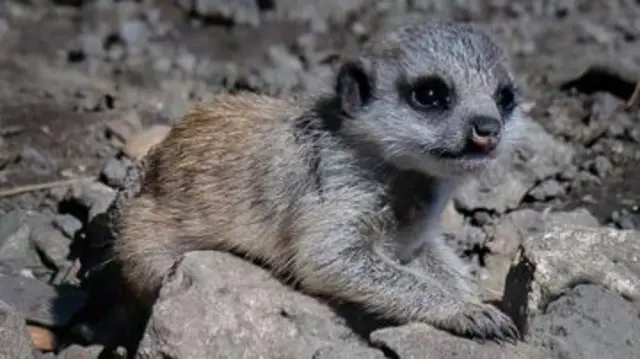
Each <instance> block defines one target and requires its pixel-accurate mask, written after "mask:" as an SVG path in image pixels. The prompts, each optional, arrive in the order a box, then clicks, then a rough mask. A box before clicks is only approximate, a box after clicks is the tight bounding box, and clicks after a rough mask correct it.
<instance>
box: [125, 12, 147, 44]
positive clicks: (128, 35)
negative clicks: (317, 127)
mask: <svg viewBox="0 0 640 359" xmlns="http://www.w3.org/2000/svg"><path fill="white" fill-rule="evenodd" d="M119 33H120V36H121V37H122V40H124V42H125V43H126V44H127V46H129V47H136V46H141V45H143V44H145V43H146V42H147V40H148V39H149V35H150V34H149V29H148V28H147V25H146V24H145V23H144V22H143V21H142V20H138V19H135V20H127V21H125V22H123V23H122V24H120V31H119Z"/></svg>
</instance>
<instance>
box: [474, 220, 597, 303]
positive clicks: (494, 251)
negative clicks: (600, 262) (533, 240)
mask: <svg viewBox="0 0 640 359" xmlns="http://www.w3.org/2000/svg"><path fill="white" fill-rule="evenodd" d="M575 225H583V226H591V227H598V225H599V223H598V220H597V219H596V218H595V217H594V216H593V215H592V214H591V213H589V211H587V210H586V209H584V208H577V209H574V210H572V211H554V212H549V213H547V214H546V215H545V214H543V213H540V212H537V211H535V210H532V209H522V210H518V211H514V212H511V213H509V214H507V215H505V216H504V217H503V218H502V220H501V221H500V222H498V223H497V224H496V226H495V227H494V228H493V229H492V231H491V232H492V234H491V235H490V236H489V241H488V242H487V243H486V247H487V248H489V250H490V254H489V255H487V258H486V259H485V264H486V271H487V273H486V274H485V275H483V276H481V281H482V286H481V288H482V291H483V297H484V298H485V299H487V300H496V299H499V298H500V297H501V296H502V294H503V291H504V286H505V278H506V276H507V273H508V272H509V268H510V267H511V263H512V261H513V260H514V258H515V257H516V255H517V251H518V248H519V247H520V246H521V245H522V244H523V242H524V240H525V239H526V238H527V237H529V236H531V235H534V234H538V233H542V232H543V231H544V230H545V228H548V227H553V226H565V227H572V226H575Z"/></svg>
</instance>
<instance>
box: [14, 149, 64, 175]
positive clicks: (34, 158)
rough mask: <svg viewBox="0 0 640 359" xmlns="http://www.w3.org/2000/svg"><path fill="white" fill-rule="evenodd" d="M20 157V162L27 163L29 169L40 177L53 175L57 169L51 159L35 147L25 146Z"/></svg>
mask: <svg viewBox="0 0 640 359" xmlns="http://www.w3.org/2000/svg"><path fill="white" fill-rule="evenodd" d="M19 157H20V161H24V162H25V163H27V164H28V166H29V168H30V169H31V170H32V171H33V172H34V173H36V174H38V175H48V174H51V173H52V172H53V171H54V170H55V167H56V165H55V163H52V162H51V159H50V158H47V157H46V156H45V155H43V154H42V153H40V152H38V150H36V149H35V148H33V147H29V146H25V147H24V148H23V149H22V151H21V152H20V155H19Z"/></svg>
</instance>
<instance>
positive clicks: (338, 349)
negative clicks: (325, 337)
mask: <svg viewBox="0 0 640 359" xmlns="http://www.w3.org/2000/svg"><path fill="white" fill-rule="evenodd" d="M384 358H386V357H385V356H384V354H383V352H382V351H381V350H378V349H374V348H365V347H356V346H349V345H344V346H337V345H336V346H326V347H322V348H320V349H318V350H317V351H316V352H315V353H314V354H313V356H311V359H384Z"/></svg>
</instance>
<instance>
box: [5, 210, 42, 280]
mask: <svg viewBox="0 0 640 359" xmlns="http://www.w3.org/2000/svg"><path fill="white" fill-rule="evenodd" d="M48 221H49V219H48V218H47V217H46V216H44V215H42V214H40V213H38V212H33V211H22V210H14V211H11V212H9V213H7V214H5V215H2V216H1V217H0V264H2V267H4V270H3V272H4V273H6V274H7V275H9V274H15V273H18V272H19V271H20V270H21V269H24V268H30V269H38V270H41V271H43V272H44V267H43V264H42V262H41V261H40V257H39V255H38V253H37V251H36V248H35V246H34V245H33V243H32V241H31V239H30V237H31V231H32V228H35V227H38V226H44V225H46V224H47V223H48Z"/></svg>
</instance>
